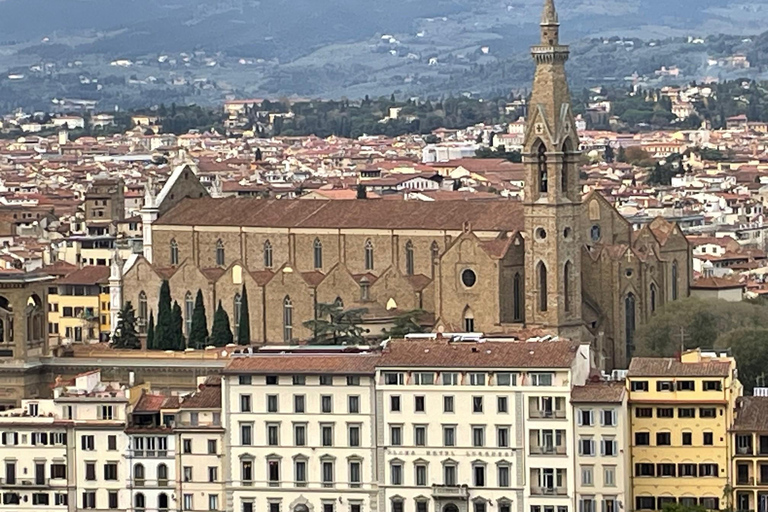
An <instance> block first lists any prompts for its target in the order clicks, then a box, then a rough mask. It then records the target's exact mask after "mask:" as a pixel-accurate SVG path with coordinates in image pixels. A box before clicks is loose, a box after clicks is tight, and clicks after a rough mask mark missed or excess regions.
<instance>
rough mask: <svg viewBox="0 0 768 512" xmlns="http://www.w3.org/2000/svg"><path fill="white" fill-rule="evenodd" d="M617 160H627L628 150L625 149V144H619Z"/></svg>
mask: <svg viewBox="0 0 768 512" xmlns="http://www.w3.org/2000/svg"><path fill="white" fill-rule="evenodd" d="M616 160H617V161H619V162H624V163H626V161H627V150H626V149H624V146H619V154H618V155H616Z"/></svg>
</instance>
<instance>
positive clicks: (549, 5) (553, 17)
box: [541, 0, 560, 25]
mask: <svg viewBox="0 0 768 512" xmlns="http://www.w3.org/2000/svg"><path fill="white" fill-rule="evenodd" d="M541 24H542V25H559V24H560V23H559V22H558V21H557V10H556V9H555V0H544V11H543V12H542V13H541Z"/></svg>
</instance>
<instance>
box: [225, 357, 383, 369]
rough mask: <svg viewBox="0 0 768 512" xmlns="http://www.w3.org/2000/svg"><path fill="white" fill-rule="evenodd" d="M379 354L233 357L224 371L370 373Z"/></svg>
mask: <svg viewBox="0 0 768 512" xmlns="http://www.w3.org/2000/svg"><path fill="white" fill-rule="evenodd" d="M379 359H380V355H379V354H330V355H326V354H312V355H311V356H309V355H308V354H269V355H260V354H257V355H253V356H248V357H236V358H234V359H232V361H231V362H230V363H229V364H228V365H227V368H226V370H225V372H226V373H241V372H254V373H276V374H281V373H282V374H292V373H315V374H373V373H374V371H375V368H376V361H378V360H379Z"/></svg>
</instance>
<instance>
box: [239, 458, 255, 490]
mask: <svg viewBox="0 0 768 512" xmlns="http://www.w3.org/2000/svg"><path fill="white" fill-rule="evenodd" d="M240 479H241V480H242V481H243V482H246V483H249V484H250V482H252V481H253V461H252V460H243V461H241V462H240Z"/></svg>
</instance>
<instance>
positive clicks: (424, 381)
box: [413, 372, 435, 386]
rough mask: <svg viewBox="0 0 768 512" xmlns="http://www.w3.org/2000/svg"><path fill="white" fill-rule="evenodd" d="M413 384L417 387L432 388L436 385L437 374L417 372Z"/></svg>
mask: <svg viewBox="0 0 768 512" xmlns="http://www.w3.org/2000/svg"><path fill="white" fill-rule="evenodd" d="M413 383H414V384H416V385H417V386H431V385H433V384H434V383H435V374H434V373H432V372H429V373H427V372H417V373H414V374H413Z"/></svg>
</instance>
